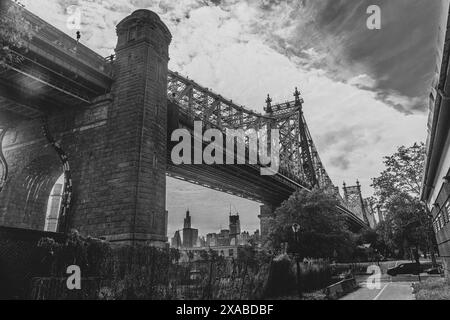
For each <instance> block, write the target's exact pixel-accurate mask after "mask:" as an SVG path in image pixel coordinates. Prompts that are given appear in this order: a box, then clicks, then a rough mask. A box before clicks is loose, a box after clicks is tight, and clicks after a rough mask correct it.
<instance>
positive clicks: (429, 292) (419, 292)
mask: <svg viewBox="0 0 450 320" xmlns="http://www.w3.org/2000/svg"><path fill="white" fill-rule="evenodd" d="M414 292H415V294H416V299H417V300H450V283H449V282H448V281H446V280H445V279H443V278H438V279H436V278H435V279H428V280H426V281H422V282H419V283H416V284H414Z"/></svg>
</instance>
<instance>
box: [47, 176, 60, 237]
mask: <svg viewBox="0 0 450 320" xmlns="http://www.w3.org/2000/svg"><path fill="white" fill-rule="evenodd" d="M63 192H64V174H62V175H61V176H60V177H59V178H58V180H57V181H56V183H55V184H54V186H53V188H52V190H51V191H50V196H49V197H48V202H47V213H46V215H45V225H44V231H50V232H56V231H57V230H58V220H59V213H60V212H61V205H62V198H63Z"/></svg>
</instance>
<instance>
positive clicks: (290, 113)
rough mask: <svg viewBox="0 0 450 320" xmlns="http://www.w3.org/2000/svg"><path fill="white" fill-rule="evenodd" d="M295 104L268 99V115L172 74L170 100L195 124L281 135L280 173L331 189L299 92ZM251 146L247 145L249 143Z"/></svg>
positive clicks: (311, 185)
mask: <svg viewBox="0 0 450 320" xmlns="http://www.w3.org/2000/svg"><path fill="white" fill-rule="evenodd" d="M294 96H295V100H294V101H290V102H286V103H281V104H276V105H272V103H271V102H272V100H271V99H270V97H269V96H268V97H267V100H266V107H265V108H264V110H265V114H260V113H257V112H255V111H253V110H250V109H247V108H245V107H243V106H239V105H237V104H235V103H234V102H233V101H232V100H228V99H226V98H224V97H222V96H221V95H219V94H216V93H214V92H212V91H211V90H209V89H208V88H205V87H202V86H201V85H199V84H198V83H196V82H194V81H193V80H190V79H188V78H185V77H183V76H181V75H179V74H178V73H177V72H172V71H169V75H168V99H169V100H170V101H172V102H173V103H175V104H177V105H178V106H179V107H180V109H181V111H182V112H184V113H185V115H187V116H189V117H190V118H191V119H192V120H197V121H200V120H201V121H202V122H203V125H204V126H205V127H207V128H217V129H219V130H221V131H222V132H224V133H225V132H226V129H234V130H237V129H243V130H244V131H245V132H248V131H249V130H257V131H260V130H270V129H278V130H279V134H280V169H279V173H280V174H282V175H284V176H286V177H288V178H289V179H291V180H293V181H295V182H296V183H298V184H300V185H301V186H303V187H306V188H309V189H311V188H313V187H316V186H318V187H323V188H331V187H333V184H332V182H331V179H330V177H329V176H328V174H327V172H326V170H325V168H324V166H323V163H322V161H321V160H320V157H319V153H318V151H317V148H316V147H315V145H314V141H313V139H312V137H311V134H310V132H309V129H308V126H307V124H306V121H305V118H304V115H303V103H304V101H303V99H302V98H301V97H300V93H299V92H298V90H297V89H296V90H295V93H294ZM246 143H247V144H248V141H246Z"/></svg>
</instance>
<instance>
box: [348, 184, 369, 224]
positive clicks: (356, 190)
mask: <svg viewBox="0 0 450 320" xmlns="http://www.w3.org/2000/svg"><path fill="white" fill-rule="evenodd" d="M343 190H344V201H345V203H346V204H347V207H348V208H349V209H350V210H352V211H353V212H354V213H355V214H356V215H357V216H358V217H359V218H360V219H361V220H363V221H364V222H366V223H367V224H368V223H369V222H368V220H367V216H366V205H365V203H364V199H363V197H362V193H361V185H360V183H359V181H358V180H357V181H356V185H355V186H350V187H348V186H347V185H346V184H345V182H344V187H343Z"/></svg>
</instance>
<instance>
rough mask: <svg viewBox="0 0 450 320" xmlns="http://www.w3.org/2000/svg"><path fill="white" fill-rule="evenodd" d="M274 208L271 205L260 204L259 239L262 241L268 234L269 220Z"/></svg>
mask: <svg viewBox="0 0 450 320" xmlns="http://www.w3.org/2000/svg"><path fill="white" fill-rule="evenodd" d="M274 211H275V208H274V207H273V206H271V205H266V204H264V205H262V206H261V207H260V214H259V216H258V218H259V222H260V228H261V239H262V240H263V241H264V239H266V238H267V237H268V236H269V232H270V220H271V218H273V216H274Z"/></svg>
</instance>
